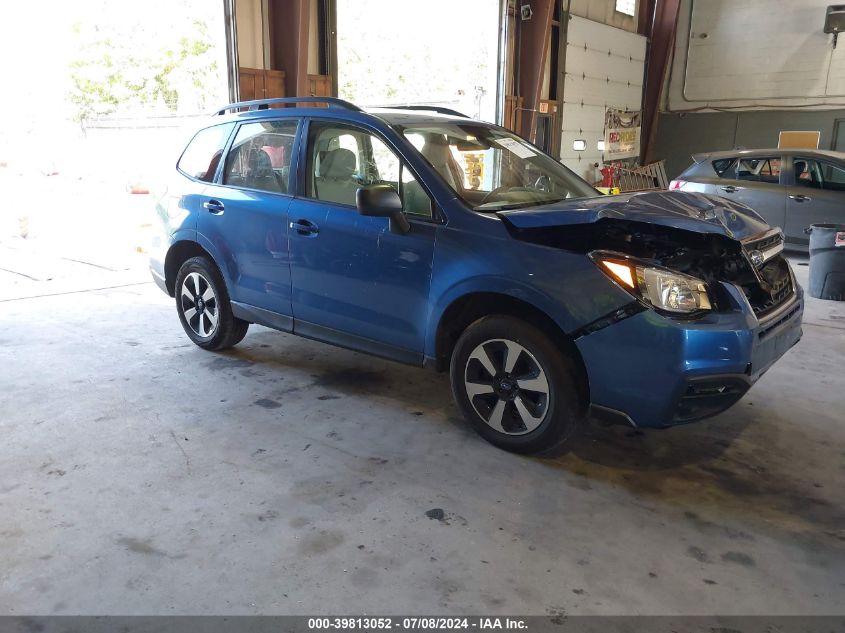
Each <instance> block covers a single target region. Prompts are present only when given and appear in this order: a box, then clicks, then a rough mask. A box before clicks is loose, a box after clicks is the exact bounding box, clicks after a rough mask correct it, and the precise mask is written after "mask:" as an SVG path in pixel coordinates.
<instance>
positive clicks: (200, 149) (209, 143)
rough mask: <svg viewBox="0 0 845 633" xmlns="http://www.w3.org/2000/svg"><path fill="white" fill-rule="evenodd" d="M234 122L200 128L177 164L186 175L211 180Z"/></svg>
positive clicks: (205, 180)
mask: <svg viewBox="0 0 845 633" xmlns="http://www.w3.org/2000/svg"><path fill="white" fill-rule="evenodd" d="M234 125H235V124H234V123H224V124H222V125H215V126H213V127H207V128H205V129H204V130H200V131H199V132H197V133H196V135H194V138H192V139H191V142H190V143H188V147H186V148H185V151H184V152H182V157H181V158H180V159H179V162H178V163H177V164H176V167H177V169H179V171H181V172H182V173H183V174H185V175H186V176H190V177H191V178H196V179H197V180H202V181H204V182H211V181H212V180H214V173H215V172H216V171H217V166H218V165H219V164H220V158H221V157H222V156H223V148H224V147H225V145H226V141H227V140H228V139H229V134H230V133H231V132H232V128H233V127H234Z"/></svg>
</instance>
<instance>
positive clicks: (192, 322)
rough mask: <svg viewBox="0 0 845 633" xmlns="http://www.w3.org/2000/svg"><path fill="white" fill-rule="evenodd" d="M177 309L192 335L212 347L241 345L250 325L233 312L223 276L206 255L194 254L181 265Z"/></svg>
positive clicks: (200, 344)
mask: <svg viewBox="0 0 845 633" xmlns="http://www.w3.org/2000/svg"><path fill="white" fill-rule="evenodd" d="M176 312H177V313H178V314H179V321H180V322H181V323H182V328H183V329H184V330H185V334H187V335H188V338H190V339H191V340H192V341H193V342H194V343H195V344H196V345H198V346H199V347H201V348H203V349H207V350H209V351H218V350H224V349H228V348H230V347H232V346H234V345H237V344H238V343H240V342H241V341H242V340H243V338H244V336H246V333H247V330H248V329H249V322H247V321H244V320H242V319H238V318H237V317H235V316H234V315H233V314H232V305H231V303H230V302H229V293H228V292H227V290H226V284H225V282H224V281H223V277H222V275H221V274H220V271H219V270H217V267H216V266H215V265H214V264H213V263H212V262H211V261H210V260H208V259H207V258H205V257H192V258H191V259H189V260H187V261H186V262H185V263H184V264H182V267H181V268H180V269H179V273H178V274H177V275H176Z"/></svg>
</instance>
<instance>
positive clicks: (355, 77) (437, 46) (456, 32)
mask: <svg viewBox="0 0 845 633" xmlns="http://www.w3.org/2000/svg"><path fill="white" fill-rule="evenodd" d="M400 6H401V10H400V9H399V8H398V7H400ZM499 15H500V4H499V0H472V1H468V2H453V1H451V0H430V1H429V2H426V3H424V4H423V3H420V4H412V3H401V5H400V4H397V3H396V2H393V1H392V0H338V1H337V27H338V41H337V48H338V55H337V58H338V92H339V96H340V97H341V98H342V99H347V100H349V101H351V102H353V103H355V104H358V105H362V106H378V105H408V104H425V105H436V106H441V107H448V108H452V109H454V110H458V111H459V112H462V113H464V114H466V115H468V116H473V117H476V118H480V119H482V120H485V121H493V120H494V119H495V116H496V93H497V91H496V86H497V72H496V70H497V55H498V41H499Z"/></svg>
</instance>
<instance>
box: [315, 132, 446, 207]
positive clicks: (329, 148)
mask: <svg viewBox="0 0 845 633" xmlns="http://www.w3.org/2000/svg"><path fill="white" fill-rule="evenodd" d="M309 136H310V141H309V148H308V183H307V189H306V191H307V195H308V197H310V198H314V199H316V200H324V201H326V202H334V203H336V204H343V205H348V206H351V207H354V206H355V204H356V203H355V195H356V192H357V191H358V189H359V188H360V187H365V186H367V185H375V184H387V185H390V186H391V187H393V188H394V189H396V191H397V192H398V193H399V197H400V198H401V199H402V206H403V210H404V211H405V213H407V214H410V215H416V216H422V217H427V218H430V217H432V204H431V199H430V198H429V197H428V194H427V193H426V192H425V190H423V188H422V186H421V185H420V184H419V183H418V182H417V179H416V178H415V177H414V175H413V173H412V172H411V170H410V169H408V167H407V166H406V165H405V164H404V163H403V162H402V161H401V160H400V159H399V157H398V156H397V155H396V154H395V153H394V152H393V150H391V149H390V148H389V147H388V146H387V145H386V144H385V143H384V141H382V140H381V139H380V138H378V137H377V136H374V135H373V134H370V133H369V132H365V131H363V130H359V129H357V128H350V127H346V126H339V125H332V124H323V123H314V124H312V125H311V133H310V135H309Z"/></svg>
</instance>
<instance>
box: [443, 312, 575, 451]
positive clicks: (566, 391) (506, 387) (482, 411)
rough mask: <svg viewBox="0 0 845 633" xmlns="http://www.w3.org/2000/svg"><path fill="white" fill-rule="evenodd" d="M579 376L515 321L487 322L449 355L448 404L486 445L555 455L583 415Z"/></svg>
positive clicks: (550, 345) (535, 332) (541, 337)
mask: <svg viewBox="0 0 845 633" xmlns="http://www.w3.org/2000/svg"><path fill="white" fill-rule="evenodd" d="M577 377H578V370H577V368H576V365H575V363H573V362H572V360H571V359H570V358H569V357H567V356H566V355H565V354H564V352H563V350H561V349H560V345H558V344H557V343H555V342H554V341H553V340H552V339H551V338H550V337H549V336H547V335H546V334H544V333H543V332H542V331H541V330H539V329H537V328H536V327H534V326H533V325H530V324H528V323H526V322H525V321H521V320H520V319H517V318H514V317H510V316H503V315H494V316H486V317H483V318H481V319H479V320H478V321H476V322H475V323H473V324H472V325H470V326H469V327H468V328H467V329H466V330H464V332H463V334H461V337H460V338H459V339H458V342H457V344H456V345H455V349H454V351H453V353H452V361H451V366H450V379H451V383H452V393H453V394H454V396H455V401H456V402H457V404H458V407H460V409H461V411H462V412H463V414H464V416H465V417H466V418H467V420H468V421H469V422H470V424H472V426H473V427H474V428H475V430H476V431H477V432H478V433H479V434H480V435H481V436H482V437H483V438H484V439H486V440H487V441H488V442H490V443H491V444H494V445H496V446H498V447H499V448H503V449H505V450H507V451H513V452H515V453H546V454H552V453H557V452H560V451H561V450H562V449H563V448H564V444H565V443H566V441H567V440H568V439H570V438H571V437H572V436H573V434H574V433H575V431H576V429H577V427H578V424H579V422H580V421H581V420H582V419H583V417H584V411H585V409H586V402H587V398H586V394H583V393H581V389H579V386H578V385H579V383H578V381H577Z"/></svg>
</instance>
